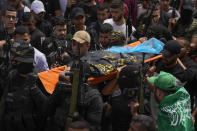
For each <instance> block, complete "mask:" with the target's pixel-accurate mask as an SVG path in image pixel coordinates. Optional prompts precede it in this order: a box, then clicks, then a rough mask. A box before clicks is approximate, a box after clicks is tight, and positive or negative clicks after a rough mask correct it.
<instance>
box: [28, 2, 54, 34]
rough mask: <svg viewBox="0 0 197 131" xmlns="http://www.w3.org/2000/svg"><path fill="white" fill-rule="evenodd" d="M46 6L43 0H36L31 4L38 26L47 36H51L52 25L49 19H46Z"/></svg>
mask: <svg viewBox="0 0 197 131" xmlns="http://www.w3.org/2000/svg"><path fill="white" fill-rule="evenodd" d="M45 12H46V11H45V8H44V4H43V3H42V1H38V0H35V1H34V2H32V4H31V13H32V15H33V16H34V18H35V22H36V27H37V28H38V29H39V30H40V31H42V32H43V33H44V34H45V35H46V37H49V36H50V34H51V33H52V25H51V23H49V22H48V21H47V20H45V19H44V16H45Z"/></svg>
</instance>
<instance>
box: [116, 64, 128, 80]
mask: <svg viewBox="0 0 197 131" xmlns="http://www.w3.org/2000/svg"><path fill="white" fill-rule="evenodd" d="M125 66H126V65H123V66H121V67H118V68H117V71H118V72H117V75H116V79H118V77H119V73H120V71H121V70H122V69H123V68H124V67H125Z"/></svg>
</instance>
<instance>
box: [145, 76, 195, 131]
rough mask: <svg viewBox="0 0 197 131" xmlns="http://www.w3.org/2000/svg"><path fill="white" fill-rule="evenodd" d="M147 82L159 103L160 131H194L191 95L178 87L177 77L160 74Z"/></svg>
mask: <svg viewBox="0 0 197 131" xmlns="http://www.w3.org/2000/svg"><path fill="white" fill-rule="evenodd" d="M147 81H148V83H149V85H150V87H151V88H152V91H153V93H154V94H155V98H156V100H157V101H158V102H159V106H158V109H159V112H158V120H157V124H158V130H159V131H194V130H195V129H194V125H193V122H192V116H191V105H190V95H189V93H188V92H187V91H186V90H185V88H184V87H181V86H176V81H175V77H174V76H173V75H171V74H170V73H166V72H160V74H159V75H158V76H152V77H150V78H147Z"/></svg>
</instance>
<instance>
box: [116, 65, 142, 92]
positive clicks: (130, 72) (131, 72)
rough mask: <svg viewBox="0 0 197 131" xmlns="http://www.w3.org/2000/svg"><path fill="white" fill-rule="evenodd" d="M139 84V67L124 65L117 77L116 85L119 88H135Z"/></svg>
mask: <svg viewBox="0 0 197 131" xmlns="http://www.w3.org/2000/svg"><path fill="white" fill-rule="evenodd" d="M138 84H139V67H138V66H134V65H129V66H126V67H124V68H123V69H122V70H121V71H120V73H119V78H118V85H119V87H120V89H121V90H122V89H124V88H136V87H137V85H138Z"/></svg>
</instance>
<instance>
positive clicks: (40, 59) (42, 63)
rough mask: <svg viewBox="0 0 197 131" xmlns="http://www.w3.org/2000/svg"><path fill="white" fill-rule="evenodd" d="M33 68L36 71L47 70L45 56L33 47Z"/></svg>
mask: <svg viewBox="0 0 197 131" xmlns="http://www.w3.org/2000/svg"><path fill="white" fill-rule="evenodd" d="M34 68H35V71H36V73H39V72H43V71H46V70H49V66H48V63H47V60H46V56H45V55H44V54H43V53H42V52H40V51H39V50H38V49H36V48H34Z"/></svg>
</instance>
